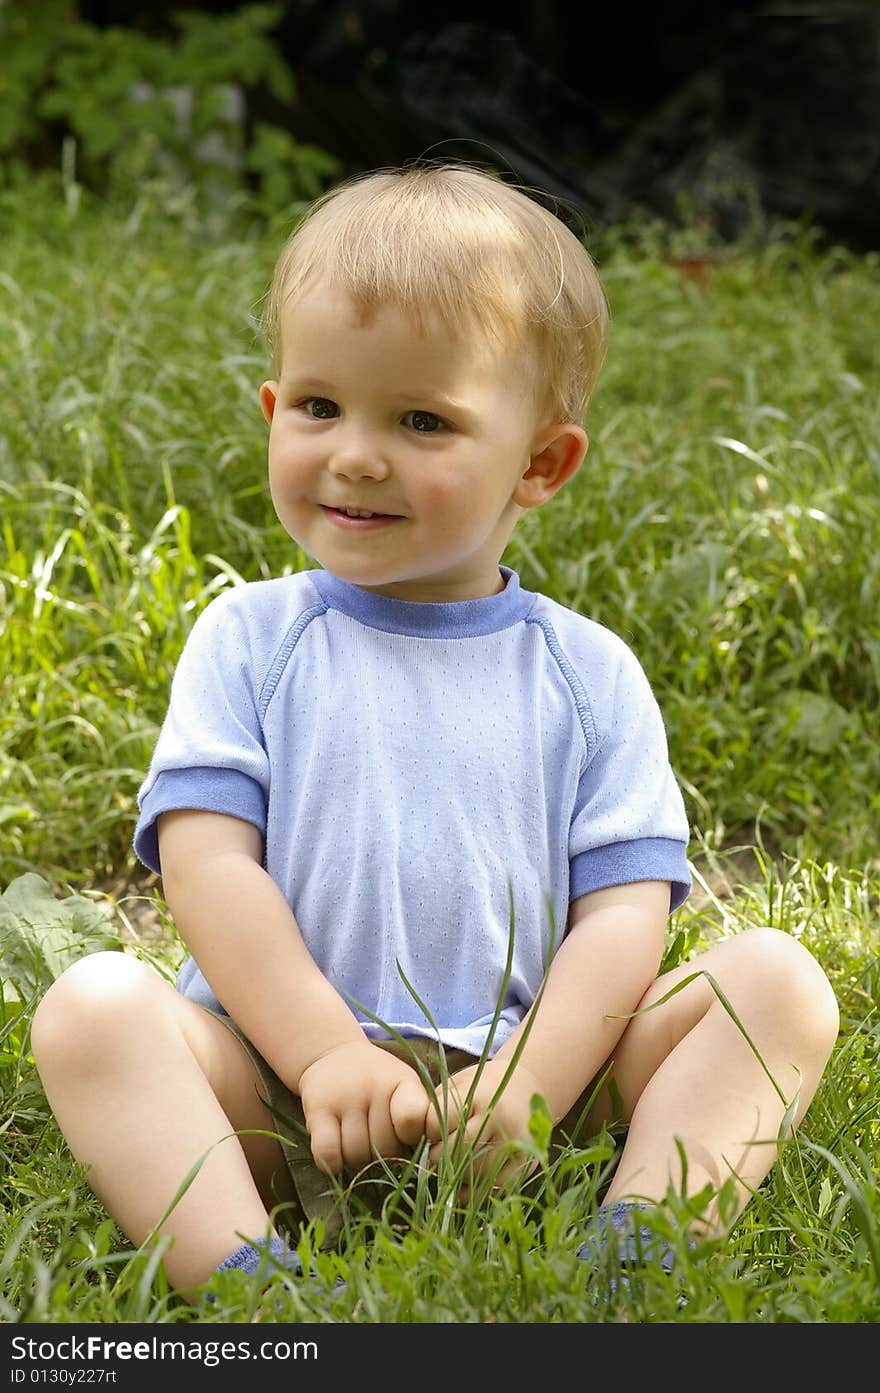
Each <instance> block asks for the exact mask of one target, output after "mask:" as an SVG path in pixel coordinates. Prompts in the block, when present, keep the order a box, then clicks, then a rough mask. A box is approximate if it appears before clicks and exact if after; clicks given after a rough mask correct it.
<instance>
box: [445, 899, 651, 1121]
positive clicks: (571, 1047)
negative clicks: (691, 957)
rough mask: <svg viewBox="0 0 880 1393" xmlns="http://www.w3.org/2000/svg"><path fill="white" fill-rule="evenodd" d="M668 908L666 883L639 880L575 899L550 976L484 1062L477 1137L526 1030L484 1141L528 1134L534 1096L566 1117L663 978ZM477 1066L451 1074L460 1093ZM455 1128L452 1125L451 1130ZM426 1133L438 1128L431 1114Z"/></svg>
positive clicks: (475, 1117)
mask: <svg viewBox="0 0 880 1393" xmlns="http://www.w3.org/2000/svg"><path fill="white" fill-rule="evenodd" d="M668 913H669V884H668V882H666V881H638V882H636V883H634V884H632V885H620V886H614V887H612V888H610V889H607V890H597V891H595V892H594V893H593V894H590V895H583V896H581V897H580V898H579V899H577V900H575V901H574V903H573V904H572V906H571V911H570V915H569V926H568V932H567V934H566V937H565V939H564V941H563V942H562V944H561V945H560V948H559V951H558V952H557V954H556V956H555V957H554V959H553V961H552V963H551V965H550V970H549V972H548V973H547V979H546V986H545V989H544V992H543V995H542V996H541V998H540V1001H539V1002H538V1005H537V1009H536V1008H535V1007H534V1006H533V1007H532V1009H531V1011H529V1012H528V1014H527V1015H526V1017H525V1019H524V1020H523V1021H522V1023H521V1024H520V1025H519V1026H518V1028H517V1029H516V1030H515V1031H514V1033H513V1035H511V1037H510V1038H509V1039H508V1040H507V1041H506V1042H505V1043H504V1045H502V1047H501V1048H500V1049H499V1050H498V1053H497V1054H496V1055H495V1057H494V1058H493V1059H492V1060H491V1061H490V1063H489V1064H488V1065H487V1066H485V1067H484V1069H483V1072H482V1074H481V1076H480V1081H479V1084H478V1085H477V1090H476V1093H475V1096H474V1099H473V1102H472V1105H471V1115H470V1121H469V1122H468V1123H467V1128H466V1130H467V1135H468V1136H471V1137H472V1136H475V1135H476V1132H477V1130H478V1128H479V1127H480V1126H481V1125H483V1118H484V1116H485V1112H486V1109H487V1108H488V1105H489V1102H490V1100H491V1098H492V1096H493V1094H494V1093H495V1092H496V1091H497V1089H498V1086H499V1084H500V1082H501V1080H502V1078H503V1076H504V1073H505V1072H506V1070H507V1069H508V1068H509V1066H510V1062H511V1059H512V1057H513V1055H514V1054H515V1052H516V1049H517V1046H518V1044H519V1042H520V1040H521V1039H522V1038H523V1036H524V1035H526V1034H527V1038H526V1041H525V1044H524V1046H523V1049H522V1053H521V1054H520V1057H519V1060H518V1062H517V1064H516V1067H515V1069H514V1072H513V1074H512V1076H511V1078H510V1080H509V1081H508V1083H507V1085H506V1086H505V1090H504V1093H503V1095H502V1097H501V1099H500V1100H499V1102H498V1103H497V1104H496V1106H495V1108H494V1109H493V1112H492V1117H491V1118H490V1119H489V1121H488V1123H486V1124H484V1125H483V1130H482V1132H481V1137H480V1141H481V1144H484V1143H486V1142H487V1141H488V1142H489V1143H490V1144H491V1143H492V1141H493V1140H495V1141H501V1140H504V1139H505V1138H512V1139H518V1140H526V1139H527V1138H528V1118H529V1106H530V1100H531V1096H532V1094H533V1093H540V1094H541V1095H542V1097H543V1098H544V1099H545V1100H546V1102H547V1106H548V1108H549V1109H550V1112H551V1115H552V1117H553V1119H554V1121H558V1120H559V1119H560V1118H561V1117H564V1116H565V1114H566V1112H567V1111H568V1109H569V1108H570V1107H571V1106H572V1104H573V1103H574V1102H575V1101H576V1100H577V1098H578V1097H579V1095H580V1094H581V1093H582V1092H583V1090H584V1088H586V1086H587V1084H588V1083H589V1082H590V1080H591V1079H592V1078H593V1077H594V1076H595V1075H596V1073H598V1071H599V1070H600V1069H601V1067H602V1065H603V1064H604V1063H605V1061H606V1060H607V1059H608V1057H609V1056H610V1055H611V1054H612V1052H613V1050H614V1047H615V1045H616V1044H617V1041H618V1040H619V1039H620V1036H621V1035H622V1034H623V1031H624V1029H625V1027H626V1024H627V1021H626V1019H625V1017H626V1016H627V1015H628V1014H629V1013H630V1012H632V1011H634V1010H635V1009H636V1007H637V1006H638V1003H639V1001H640V1000H641V998H642V996H643V995H644V993H645V992H646V991H647V989H648V987H649V986H650V984H651V983H652V982H653V981H654V979H655V977H656V976H657V970H658V968H659V965H660V960H661V957H662V954H663V941H664V933H665V927H666V920H667V916H668ZM473 1074H474V1068H469V1069H466V1070H463V1071H462V1072H461V1073H460V1074H457V1075H455V1080H456V1085H457V1092H458V1095H459V1099H462V1098H463V1097H464V1093H465V1092H466V1091H467V1087H468V1086H469V1084H470V1081H471V1079H472V1077H473ZM453 1131H454V1125H453V1123H452V1122H450V1134H452V1132H453ZM427 1134H428V1137H429V1139H430V1140H432V1141H435V1142H436V1141H437V1140H438V1138H439V1128H438V1125H437V1122H436V1119H435V1118H434V1117H433V1116H432V1115H431V1114H429V1117H428V1124H427Z"/></svg>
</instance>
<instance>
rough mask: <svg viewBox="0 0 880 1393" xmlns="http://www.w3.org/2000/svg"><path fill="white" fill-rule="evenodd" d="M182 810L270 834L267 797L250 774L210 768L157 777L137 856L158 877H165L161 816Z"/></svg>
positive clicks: (138, 831) (140, 824)
mask: <svg viewBox="0 0 880 1393" xmlns="http://www.w3.org/2000/svg"><path fill="white" fill-rule="evenodd" d="M180 808H195V809H197V810H198V811H199V812H204V813H228V814H229V816H230V817H240V818H241V819H242V821H243V822H252V823H253V824H254V826H255V827H258V828H259V829H260V831H261V832H262V833H263V834H265V831H266V796H265V793H264V792H263V789H262V788H261V786H260V785H259V784H258V783H257V782H256V780H255V779H252V778H251V777H250V775H249V774H243V773H242V772H241V771H240V770H238V769H213V768H210V767H197V768H194V769H172V770H168V771H166V772H164V773H161V774H159V775H158V776H157V778H156V781H155V783H154V784H153V785H152V787H151V788H150V790H149V792H148V793H147V794H146V796H145V797H144V799H143V801H142V803H141V807H140V816H139V818H138V821H137V826H136V827H135V830H134V849H135V854H136V855H137V856H138V858H139V859H140V860H141V861H142V862H143V863H144V865H145V866H148V867H149V869H150V870H151V871H155V872H156V874H157V875H161V874H162V867H161V865H160V863H159V828H158V819H159V816H160V814H161V813H170V812H175V811H177V810H178V809H180Z"/></svg>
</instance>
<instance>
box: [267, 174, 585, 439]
mask: <svg viewBox="0 0 880 1393" xmlns="http://www.w3.org/2000/svg"><path fill="white" fill-rule="evenodd" d="M322 280H323V281H326V282H327V283H329V284H333V285H334V286H337V287H340V288H341V289H342V290H343V291H344V292H346V293H347V294H348V295H349V297H350V298H351V300H352V301H353V303H354V305H355V306H356V308H358V309H359V310H360V311H361V313H362V314H363V315H364V317H365V318H367V317H369V316H370V315H371V314H373V313H375V311H376V310H377V309H378V308H379V307H380V306H382V305H385V304H389V305H393V306H394V307H395V308H397V309H399V310H400V311H401V312H405V313H408V314H410V315H412V317H413V319H414V320H415V322H416V323H417V324H418V326H419V330H420V331H421V332H424V330H425V317H426V315H427V314H436V315H437V316H438V317H439V318H440V320H441V322H442V323H443V324H444V326H445V327H446V329H447V331H448V332H449V333H450V334H451V335H452V336H453V337H454V338H458V337H460V335H461V333H462V331H463V329H465V328H472V329H473V328H475V329H476V330H478V331H480V332H483V333H485V334H488V335H490V336H491V337H492V338H493V339H494V340H495V341H496V342H497V343H498V345H499V346H500V347H503V348H510V349H524V350H526V351H527V353H528V357H529V359H530V364H529V366H530V372H531V375H532V378H533V381H534V386H535V390H536V396H537V399H538V402H539V403H540V407H541V409H542V410H543V411H545V412H547V413H548V414H550V415H551V416H552V419H554V420H569V421H580V420H581V419H582V418H583V416H584V413H585V411H586V408H587V405H588V403H589V401H590V398H591V396H592V394H593V391H594V388H595V386H596V382H597V380H598V377H599V373H600V371H601V368H602V363H603V361H604V358H605V352H606V348H607V341H608V323H609V315H608V305H607V301H606V298H605V292H604V290H603V288H602V284H601V281H600V280H599V276H598V274H597V272H596V268H595V265H594V263H593V260H592V258H591V257H590V255H589V253H588V252H587V250H586V248H585V247H584V246H583V244H582V243H581V242H580V241H579V240H578V238H577V237H576V236H575V234H574V233H573V232H572V231H570V229H569V228H567V227H566V226H565V224H564V223H563V222H562V221H561V220H560V219H559V218H557V217H555V216H554V214H552V213H550V212H548V210H547V209H545V208H544V207H542V206H541V204H539V203H537V202H535V201H534V199H532V198H529V197H528V196H527V193H526V192H525V191H524V190H523V189H521V188H520V187H519V186H515V185H512V184H509V183H506V182H504V181H502V180H501V179H500V178H498V177H496V176H495V175H493V174H488V173H484V172H483V171H482V170H479V169H475V168H473V167H470V166H466V165H457V164H453V163H447V164H442V165H436V166H409V167H404V168H396V169H395V168H392V169H380V170H375V171H373V172H370V173H367V174H359V175H355V176H354V177H353V178H351V179H348V180H346V181H345V182H344V183H342V184H339V185H338V186H337V187H336V188H334V189H331V190H330V191H329V192H328V193H325V194H323V195H322V196H321V197H320V198H318V199H317V200H316V201H315V203H313V204H312V205H311V207H310V208H309V209H308V211H307V212H306V214H305V215H304V216H303V218H302V219H301V220H300V221H299V223H298V224H297V226H296V227H295V228H294V230H293V232H292V233H291V235H290V237H289V238H288V240H287V242H286V243H285V245H284V247H283V248H282V251H281V254H280V255H279V257H278V260H277V262H276V266H275V272H274V276H273V279H272V284H271V287H270V289H269V293H268V296H267V299H266V304H265V309H264V313H263V317H262V330H263V335H264V338H265V341H266V344H267V347H268V349H269V351H270V353H271V355H272V359H273V363H274V370H275V372H276V375H277V374H278V373H279V371H280V356H281V333H280V321H281V315H282V311H283V309H284V306H285V305H286V304H287V302H288V301H289V300H290V299H292V298H295V297H297V296H298V295H300V294H301V293H302V292H303V291H304V290H306V289H307V288H308V287H309V286H311V285H313V284H314V283H316V282H320V281H322Z"/></svg>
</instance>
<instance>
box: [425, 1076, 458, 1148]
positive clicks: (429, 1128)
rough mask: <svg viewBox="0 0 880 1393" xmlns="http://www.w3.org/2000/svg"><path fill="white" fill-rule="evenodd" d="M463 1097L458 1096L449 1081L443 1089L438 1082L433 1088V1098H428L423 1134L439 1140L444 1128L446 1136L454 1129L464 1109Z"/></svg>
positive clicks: (431, 1139) (432, 1139)
mask: <svg viewBox="0 0 880 1393" xmlns="http://www.w3.org/2000/svg"><path fill="white" fill-rule="evenodd" d="M444 1092H445V1097H444ZM463 1105H464V1099H463V1098H461V1097H460V1096H459V1093H458V1090H457V1089H455V1088H454V1087H453V1086H452V1084H451V1082H450V1083H448V1084H447V1086H446V1088H445V1089H444V1086H443V1084H438V1085H437V1087H436V1088H435V1090H434V1100H431V1099H429V1100H428V1111H427V1116H426V1121H425V1136H426V1137H427V1138H428V1140H429V1141H439V1140H440V1138H441V1137H442V1136H443V1132H444V1130H445V1132H446V1134H447V1136H450V1135H451V1134H452V1132H454V1131H455V1129H456V1127H457V1126H458V1124H459V1122H460V1121H461V1117H462V1114H463V1111H464V1106H463Z"/></svg>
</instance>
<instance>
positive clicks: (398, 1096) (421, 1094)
mask: <svg viewBox="0 0 880 1393" xmlns="http://www.w3.org/2000/svg"><path fill="white" fill-rule="evenodd" d="M429 1108H431V1104H430V1100H429V1099H428V1097H427V1096H426V1094H425V1090H424V1088H423V1087H422V1084H421V1082H420V1081H419V1080H418V1079H413V1080H412V1081H410V1080H409V1079H405V1080H404V1082H403V1083H400V1084H398V1085H397V1088H395V1090H394V1092H393V1093H392V1095H391V1102H390V1104H389V1111H390V1114H391V1125H392V1127H393V1128H394V1133H395V1135H396V1137H397V1139H398V1141H401V1142H402V1143H403V1145H404V1146H415V1144H416V1142H418V1141H421V1139H422V1137H423V1136H425V1124H426V1121H427V1114H428V1109H429ZM431 1112H432V1113H433V1108H431Z"/></svg>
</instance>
